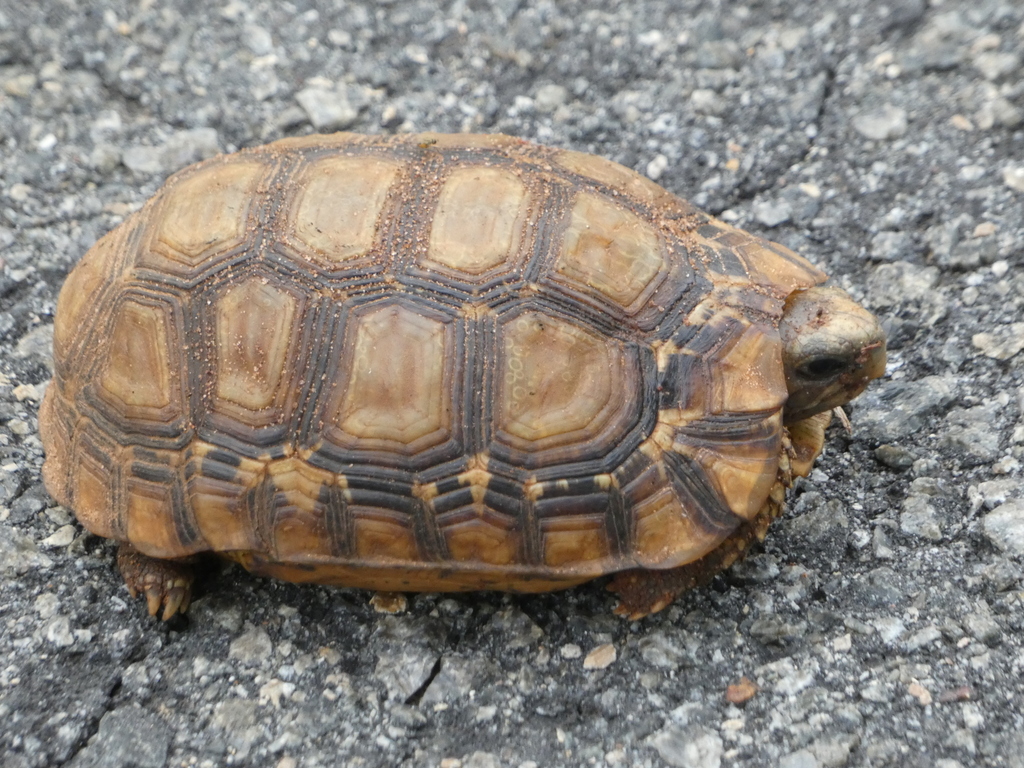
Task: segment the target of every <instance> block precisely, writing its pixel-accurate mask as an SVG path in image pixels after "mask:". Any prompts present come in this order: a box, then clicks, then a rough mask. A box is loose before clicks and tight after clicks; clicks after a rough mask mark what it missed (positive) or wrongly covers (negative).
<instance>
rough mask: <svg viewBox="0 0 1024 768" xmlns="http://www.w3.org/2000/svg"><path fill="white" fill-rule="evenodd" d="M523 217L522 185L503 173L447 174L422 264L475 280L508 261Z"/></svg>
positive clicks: (526, 202) (469, 170)
mask: <svg viewBox="0 0 1024 768" xmlns="http://www.w3.org/2000/svg"><path fill="white" fill-rule="evenodd" d="M528 212H529V195H528V193H527V189H526V185H525V184H523V182H522V181H521V180H520V179H519V178H518V177H517V176H516V175H515V174H514V173H512V172H511V171H508V170H505V169H503V168H486V167H483V168H481V167H468V168H458V169H456V170H454V171H452V173H451V175H450V176H449V177H448V179H447V180H446V181H445V183H444V186H443V187H442V188H441V192H440V195H439V197H438V202H437V208H436V209H435V211H434V217H433V222H432V224H431V229H430V246H429V249H428V251H427V254H426V257H425V258H424V259H423V262H421V263H425V264H429V263H430V262H435V263H438V264H441V265H442V266H445V267H448V268H450V269H454V270H456V271H459V272H464V273H466V274H469V275H474V276H476V275H480V274H482V273H484V272H486V271H488V270H490V269H493V268H494V267H497V266H498V265H499V264H502V263H504V262H505V261H506V260H508V259H509V258H510V257H512V256H514V255H515V253H516V251H517V250H518V247H519V237H520V233H521V232H522V229H523V227H524V226H525V224H526V215H527V214H528Z"/></svg>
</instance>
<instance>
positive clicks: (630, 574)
mask: <svg viewBox="0 0 1024 768" xmlns="http://www.w3.org/2000/svg"><path fill="white" fill-rule="evenodd" d="M783 498H784V491H783V487H782V483H781V482H780V483H777V484H776V487H775V488H773V489H772V493H771V494H770V495H769V497H768V501H766V502H765V505H764V507H762V508H761V511H760V512H758V513H757V515H755V516H754V517H753V518H752V519H751V520H748V521H747V522H745V523H743V524H742V525H740V526H739V528H737V529H736V530H735V531H734V532H733V534H732V535H731V536H729V538H727V539H726V540H725V541H723V542H722V543H721V544H719V545H718V547H717V548H716V549H713V550H711V551H710V552H708V554H706V555H704V557H702V558H701V559H700V560H695V561H694V562H692V563H687V564H686V565H681V566H679V567H678V568H666V569H665V570H647V569H636V570H630V571H622V572H621V573H617V574H616V575H615V578H613V579H612V581H611V583H610V584H609V585H608V589H609V590H610V591H612V592H615V593H616V594H618V596H619V604H618V605H617V606H616V607H615V613H617V614H618V615H620V616H625V617H626V618H627V619H629V620H630V621H635V620H637V619H642V618H643V617H644V616H648V615H650V614H652V613H657V612H658V611H660V610H662V609H664V608H667V607H668V606H669V605H670V604H671V603H672V601H673V600H675V599H676V598H677V597H678V596H679V595H681V594H682V593H683V592H686V591H687V590H689V589H693V588H694V587H699V586H702V585H704V584H707V583H708V582H709V581H711V578H712V577H713V576H715V575H716V574H718V573H721V572H722V571H724V570H725V569H726V568H728V567H730V566H731V565H732V564H733V563H735V562H736V561H737V560H739V559H741V558H742V557H743V556H744V555H746V553H747V550H748V549H750V547H751V545H752V544H753V543H754V542H755V541H764V537H765V534H766V533H767V532H768V524H769V523H770V522H771V521H772V520H773V519H774V518H775V517H778V515H779V514H780V513H781V512H782V501H783Z"/></svg>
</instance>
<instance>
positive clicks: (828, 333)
mask: <svg viewBox="0 0 1024 768" xmlns="http://www.w3.org/2000/svg"><path fill="white" fill-rule="evenodd" d="M779 332H780V334H781V336H782V362H783V366H784V368H785V372H786V388H787V389H788V390H789V399H788V400H787V401H786V409H785V421H786V423H787V424H792V423H794V422H797V421H800V420H802V419H806V418H807V417H808V416H813V415H814V414H816V413H821V412H823V411H828V410H830V409H832V408H835V407H836V406H838V405H842V404H843V403H846V402H849V401H850V400H852V399H853V398H855V397H856V396H857V395H859V394H860V393H861V392H862V391H864V387H866V386H867V384H868V382H869V381H871V380H872V379H877V378H878V377H879V376H881V375H882V374H883V373H884V372H885V333H884V332H883V331H882V326H881V325H879V323H878V319H877V318H876V317H875V316H874V315H872V314H871V313H870V312H868V311H867V310H866V309H864V308H863V307H862V306H860V305H859V304H857V303H856V302H855V301H854V300H853V299H851V298H850V297H849V295H848V294H847V293H846V292H845V291H843V290H841V289H839V288H835V287H833V286H817V287H815V288H808V289H807V290H803V291H795V292H794V293H792V294H790V296H789V298H788V299H786V305H785V309H784V310H783V316H782V322H781V323H780V324H779Z"/></svg>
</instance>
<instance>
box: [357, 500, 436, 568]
mask: <svg viewBox="0 0 1024 768" xmlns="http://www.w3.org/2000/svg"><path fill="white" fill-rule="evenodd" d="M350 511H351V514H352V527H353V534H354V538H355V553H356V556H357V557H359V558H363V559H365V560H370V561H380V560H397V561H399V562H407V563H408V562H414V561H416V560H419V549H418V548H417V546H416V536H415V534H414V533H413V530H412V528H411V527H410V526H409V524H408V520H407V519H406V518H405V516H404V515H402V514H400V513H398V512H392V511H391V510H387V509H378V508H374V507H352V509H351V510H350Z"/></svg>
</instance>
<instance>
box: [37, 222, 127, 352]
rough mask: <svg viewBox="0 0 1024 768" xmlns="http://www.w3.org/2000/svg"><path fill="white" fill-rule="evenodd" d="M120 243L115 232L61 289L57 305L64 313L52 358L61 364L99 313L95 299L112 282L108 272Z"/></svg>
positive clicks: (57, 321) (57, 318)
mask: <svg viewBox="0 0 1024 768" xmlns="http://www.w3.org/2000/svg"><path fill="white" fill-rule="evenodd" d="M119 240H120V238H119V237H118V234H117V233H115V232H110V233H108V234H107V235H105V236H104V237H103V238H102V239H101V240H100V241H99V242H98V243H96V245H94V246H93V247H92V248H90V249H89V251H88V253H86V254H85V256H83V257H82V259H81V260H80V261H79V262H78V264H77V266H76V267H75V268H74V269H73V270H72V271H71V274H70V275H68V279H67V280H65V281H64V285H63V287H62V288H61V289H60V296H59V297H58V299H57V303H58V305H59V306H60V308H61V311H60V312H59V313H57V315H56V316H55V317H54V319H53V348H54V352H53V357H54V361H55V362H57V363H58V364H60V363H62V362H63V361H64V359H65V357H66V356H67V354H68V353H69V351H70V348H71V345H72V342H73V341H74V339H75V337H76V334H77V335H84V334H82V329H83V328H84V327H86V326H87V325H88V324H89V318H90V317H94V316H95V313H96V312H97V311H98V310H99V309H100V307H99V306H97V304H96V299H97V297H98V295H99V293H100V291H101V289H102V288H103V286H104V284H105V283H106V282H107V280H108V279H110V278H109V275H108V272H109V271H110V269H111V267H112V266H113V265H114V262H115V259H116V257H117V253H116V249H117V247H118V245H119V244H120V243H119Z"/></svg>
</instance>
